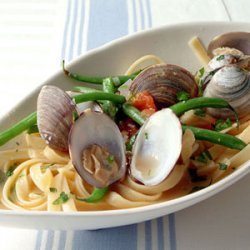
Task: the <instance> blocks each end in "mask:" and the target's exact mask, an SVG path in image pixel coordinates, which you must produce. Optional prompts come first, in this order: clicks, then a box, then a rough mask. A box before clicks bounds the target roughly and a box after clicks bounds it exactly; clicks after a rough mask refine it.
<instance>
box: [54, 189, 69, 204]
mask: <svg viewBox="0 0 250 250" xmlns="http://www.w3.org/2000/svg"><path fill="white" fill-rule="evenodd" d="M68 200H69V196H68V195H67V194H66V193H65V192H61V193H60V196H59V197H58V198H57V199H56V200H54V201H53V205H60V204H63V203H65V202H67V201H68Z"/></svg>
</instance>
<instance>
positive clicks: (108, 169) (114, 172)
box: [69, 110, 126, 188]
mask: <svg viewBox="0 0 250 250" xmlns="http://www.w3.org/2000/svg"><path fill="white" fill-rule="evenodd" d="M69 152H70V157H71V160H72V164H73V165H74V167H75V169H76V170H77V172H78V173H79V175H80V176H81V177H82V178H83V179H84V180H85V181H87V182H88V183H89V184H90V185H92V186H95V187H99V188H101V187H107V186H109V185H110V184H112V183H114V182H115V181H117V180H119V179H120V178H122V177H123V176H124V174H125V172H126V156H125V145H124V141H123V137H122V135H121V133H120V130H119V128H118V126H117V125H116V124H115V122H114V121H113V120H112V119H111V118H110V117H109V116H107V115H106V114H104V113H100V112H95V111H92V110H87V111H85V112H84V113H83V114H82V115H81V116H80V117H79V118H78V119H77V120H76V122H75V123H74V125H73V126H72V128H71V131H70V135H69Z"/></svg>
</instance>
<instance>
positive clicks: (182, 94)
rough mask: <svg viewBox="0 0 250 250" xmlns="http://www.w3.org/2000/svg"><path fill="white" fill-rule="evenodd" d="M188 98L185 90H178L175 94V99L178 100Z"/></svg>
mask: <svg viewBox="0 0 250 250" xmlns="http://www.w3.org/2000/svg"><path fill="white" fill-rule="evenodd" d="M189 98H190V95H189V93H187V92H185V91H180V92H178V93H177V94H176V99H177V101H179V102H182V101H187V100H188V99H189Z"/></svg>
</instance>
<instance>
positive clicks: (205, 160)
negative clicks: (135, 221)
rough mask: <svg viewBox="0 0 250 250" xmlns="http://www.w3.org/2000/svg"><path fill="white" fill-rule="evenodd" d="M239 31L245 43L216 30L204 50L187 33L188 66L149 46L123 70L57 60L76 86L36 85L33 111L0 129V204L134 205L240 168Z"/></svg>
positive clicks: (244, 87) (243, 83) (246, 115)
mask: <svg viewBox="0 0 250 250" xmlns="http://www.w3.org/2000/svg"><path fill="white" fill-rule="evenodd" d="M237 39H238V40H239V41H243V40H244V39H245V40H247V39H248V40H247V41H246V44H247V42H249V39H250V36H249V33H244V32H234V33H227V34H223V35H221V36H219V37H216V38H214V39H213V40H212V41H211V42H210V44H209V47H208V49H205V48H204V47H203V46H202V44H201V42H200V41H199V39H198V38H197V37H195V38H193V39H191V40H190V42H189V45H190V47H191V48H192V49H193V50H194V54H195V55H196V56H197V58H198V59H199V60H200V62H201V64H202V66H201V68H200V69H198V70H197V72H195V74H193V73H191V72H189V71H188V70H187V69H184V68H183V67H181V66H179V65H174V64H171V62H167V63H166V62H164V61H163V60H162V59H161V58H159V57H158V56H155V55H146V56H143V57H142V58H139V59H138V60H137V61H136V62H134V63H133V64H132V65H131V66H130V67H129V68H128V70H127V72H125V74H124V75H120V76H108V77H99V76H98V77H97V76H94V77H93V76H85V75H79V74H76V73H72V72H69V71H68V70H67V69H66V68H65V67H64V65H63V72H64V73H65V75H67V77H70V78H73V79H74V80H75V81H76V83H77V84H76V86H75V87H74V88H73V89H72V90H69V91H64V90H62V89H60V88H58V87H56V86H51V85H47V86H43V87H42V88H41V91H40V93H39V96H38V99H37V107H36V112H34V113H32V114H30V115H29V116H27V117H25V118H24V119H23V120H21V121H19V122H18V123H17V124H13V125H12V126H11V127H10V128H8V129H7V130H5V131H1V132H0V146H1V145H3V147H2V148H1V151H0V207H1V208H2V209H13V210H41V211H90V210H113V209H123V208H133V207H139V206H146V205H150V204H153V203H159V202H162V201H167V200H171V199H174V198H177V197H180V196H184V195H188V194H190V193H192V192H196V191H199V190H201V189H203V188H206V187H208V186H210V185H213V183H215V182H217V181H219V180H221V179H222V178H224V177H225V176H227V175H229V174H230V173H232V172H233V171H237V168H239V167H240V166H241V165H242V164H243V163H244V162H246V161H247V160H249V159H250V156H249V155H250V145H249V142H250V98H249V97H250V96H249V95H250V78H249V76H250V73H249V70H250V56H249V55H248V54H247V53H246V52H245V50H244V46H243V45H242V44H241V46H239V47H237V46H235V44H240V43H236V42H235V41H238V40H237ZM84 83H90V84H93V88H90V87H86V85H84ZM78 85H79V86H78ZM96 86H99V88H96ZM100 87H101V88H100ZM5 147H6V148H5Z"/></svg>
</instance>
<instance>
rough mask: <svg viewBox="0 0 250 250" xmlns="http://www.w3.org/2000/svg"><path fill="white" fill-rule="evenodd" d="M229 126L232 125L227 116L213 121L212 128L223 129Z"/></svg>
mask: <svg viewBox="0 0 250 250" xmlns="http://www.w3.org/2000/svg"><path fill="white" fill-rule="evenodd" d="M231 126H232V122H231V120H230V119H229V118H227V119H226V120H225V121H224V120H222V119H218V120H217V121H216V122H215V126H214V130H215V131H221V130H224V129H226V128H230V127H231Z"/></svg>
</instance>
